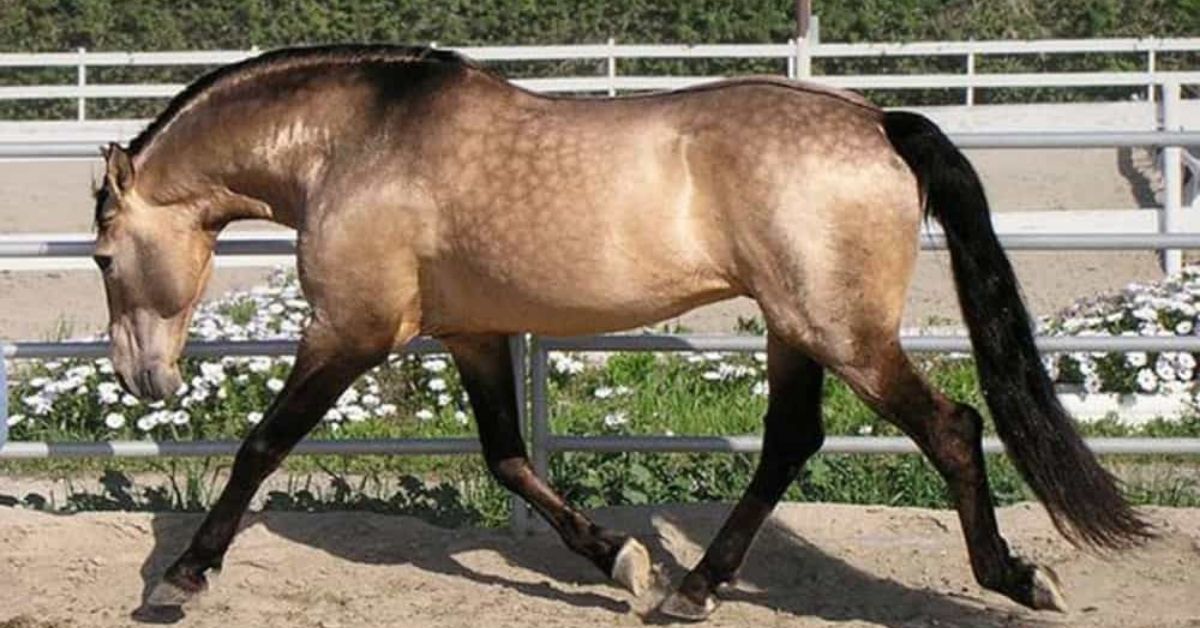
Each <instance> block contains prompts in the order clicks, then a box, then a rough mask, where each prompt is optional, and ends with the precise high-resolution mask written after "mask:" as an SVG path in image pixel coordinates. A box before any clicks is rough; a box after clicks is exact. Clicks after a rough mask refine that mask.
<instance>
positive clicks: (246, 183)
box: [152, 135, 323, 229]
mask: <svg viewBox="0 0 1200 628" xmlns="http://www.w3.org/2000/svg"><path fill="white" fill-rule="evenodd" d="M238 140H240V141H241V142H242V143H243V146H241V147H238V148H237V149H236V151H235V152H236V154H238V155H239V158H238V159H237V162H236V163H237V166H236V167H235V168H231V167H230V166H229V165H228V163H227V158H226V157H225V155H228V154H230V151H229V147H221V148H218V149H215V150H211V154H212V157H211V158H207V159H205V158H200V159H191V160H189V164H188V166H190V167H188V166H184V167H180V166H179V165H178V164H172V163H169V162H166V161H162V158H161V157H159V158H158V159H152V161H154V162H157V163H155V164H154V165H155V166H157V168H156V170H158V172H157V173H155V174H156V175H157V176H155V177H153V178H154V179H155V181H154V183H159V182H162V183H165V184H167V185H169V186H171V187H172V188H174V189H175V190H178V189H179V188H180V187H182V188H185V189H187V188H192V189H193V190H194V191H195V192H197V193H199V194H200V195H202V196H203V197H205V205H206V210H205V211H206V213H207V216H208V218H209V219H210V220H211V221H212V222H213V223H215V224H219V225H225V224H228V223H230V222H234V221H238V220H249V219H253V220H268V221H271V222H275V223H277V224H280V225H283V226H285V227H291V228H293V229H295V228H297V227H298V225H300V224H301V223H302V222H303V219H304V217H303V212H304V209H305V206H306V199H307V197H308V194H309V191H310V190H311V189H312V187H313V186H314V185H315V184H316V180H317V179H318V178H319V177H320V172H321V170H322V168H323V162H321V159H322V157H321V155H320V153H319V152H318V151H313V150H311V148H310V147H305V146H282V147H281V145H280V143H278V142H274V143H272V141H271V139H270V138H269V137H255V136H252V135H247V136H243V137H240V138H238ZM192 146H193V147H194V148H193V149H192V150H193V151H196V150H199V151H203V150H206V148H207V147H206V146H205V145H204V144H202V143H194V144H192ZM263 147H268V148H263ZM161 148H165V150H162V151H161V152H160V153H159V155H170V154H172V153H173V152H174V150H176V149H173V148H172V147H170V146H163V147H161ZM189 170H190V171H189ZM168 196H170V194H168Z"/></svg>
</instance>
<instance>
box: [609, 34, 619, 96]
mask: <svg viewBox="0 0 1200 628" xmlns="http://www.w3.org/2000/svg"><path fill="white" fill-rule="evenodd" d="M616 47H617V40H616V39H614V38H612V37H609V38H608V62H607V63H608V68H607V70H608V95H609V96H616V95H617V50H616Z"/></svg>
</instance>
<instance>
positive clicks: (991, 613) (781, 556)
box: [132, 505, 1036, 627]
mask: <svg viewBox="0 0 1200 628" xmlns="http://www.w3.org/2000/svg"><path fill="white" fill-rule="evenodd" d="M725 510H726V509H724V508H717V507H714V506H713V505H698V506H695V507H664V508H657V509H652V508H648V507H643V508H615V509H608V510H604V511H600V512H597V513H595V519H596V520H597V522H598V523H601V524H602V525H604V524H606V523H608V524H611V525H614V526H619V527H622V528H624V529H626V530H628V531H630V532H632V533H634V534H636V535H637V536H638V537H639V538H640V539H641V540H642V541H643V542H644V543H645V544H646V545H647V547H648V549H649V550H650V553H651V557H652V560H653V562H654V563H655V564H656V565H657V566H658V567H657V569H658V573H657V574H656V575H657V579H658V581H659V583H658V584H659V585H660V586H659V587H657V588H656V589H655V591H653V592H652V593H647V594H645V595H646V596H647V598H649V597H650V596H652V595H653V596H659V597H661V595H663V594H664V593H665V591H664V590H663V588H662V587H663V586H670V584H672V583H677V582H678V581H679V579H680V578H681V577H682V576H683V574H684V573H685V572H686V571H687V568H688V567H689V566H690V565H683V564H680V562H679V559H678V557H677V556H676V554H675V553H673V552H672V551H671V548H670V547H668V544H667V543H664V540H665V537H664V536H662V535H661V534H660V531H661V530H663V529H665V528H666V527H667V526H669V527H670V528H674V530H676V532H675V533H673V536H674V541H672V542H671V545H673V546H678V545H679V543H681V542H682V543H685V544H692V545H694V546H696V547H703V546H704V545H706V544H707V543H708V541H709V540H710V539H711V538H712V536H713V534H714V533H715V532H716V529H717V527H718V526H719V524H720V519H721V517H722V516H723V514H724V511H725ZM314 518H316V520H315V522H314ZM199 522H200V518H199V516H197V515H184V514H174V513H162V514H159V515H156V516H155V518H154V521H153V530H154V535H155V546H154V549H153V550H152V551H151V553H150V555H149V556H148V557H147V559H146V561H145V562H144V563H143V565H142V570H141V573H142V579H143V583H144V587H143V596H142V599H143V600H144V599H145V596H146V595H147V594H148V593H149V590H150V588H151V587H152V586H153V585H154V584H155V583H156V582H157V581H158V578H159V577H160V576H161V574H162V573H163V571H164V570H165V569H166V567H167V566H168V565H169V564H170V561H172V560H174V558H175V557H176V556H178V554H179V552H181V551H182V550H183V548H184V547H185V546H186V544H187V542H188V540H189V538H190V535H191V533H192V531H193V530H194V529H195V527H196V526H197V525H198V524H199ZM255 525H262V526H265V527H266V528H267V529H268V530H270V531H271V532H272V533H275V534H277V535H279V536H282V537H284V538H286V539H288V540H291V541H294V542H297V543H301V544H304V545H306V546H309V547H313V548H316V549H320V550H322V551H325V552H328V553H330V554H332V555H334V556H338V557H340V558H343V559H346V560H350V561H354V562H358V563H365V564H385V565H401V564H410V565H413V566H416V567H418V568H420V569H422V570H425V571H428V572H431V573H437V574H442V575H448V576H454V577H459V578H463V579H466V580H469V581H471V582H476V583H479V584H481V585H492V586H501V587H506V588H508V589H510V590H512V591H514V592H516V593H519V594H521V595H525V596H531V597H538V598H544V599H548V600H552V601H554V602H556V603H560V604H565V605H570V606H576V607H587V608H601V609H604V610H607V611H609V612H612V613H614V614H627V613H630V612H636V613H638V614H639V615H640V616H641V618H642V620H643V621H644V622H645V623H648V624H665V623H671V621H670V620H669V619H668V618H666V617H663V616H662V615H660V614H658V613H656V612H654V611H653V610H652V607H653V605H654V603H656V602H657V598H655V599H654V601H653V602H651V601H644V602H640V603H639V608H634V606H632V605H631V604H630V603H629V602H627V601H625V600H626V599H628V594H626V593H625V592H623V591H621V590H618V589H617V588H615V587H614V588H612V589H611V593H608V592H604V593H599V592H593V591H571V590H566V589H564V588H562V587H560V586H558V583H566V584H571V585H583V586H591V585H604V584H607V583H608V581H607V579H606V578H605V577H604V576H603V575H602V574H600V573H599V572H598V571H597V570H596V569H595V568H594V567H593V566H592V565H591V564H589V563H588V562H587V561H585V560H584V559H582V558H579V557H578V556H575V555H574V554H572V553H571V552H570V551H569V550H568V549H567V548H566V547H565V546H563V545H562V543H561V542H560V541H559V540H558V538H557V536H555V535H553V534H551V533H539V534H536V535H534V536H532V537H527V538H515V537H513V536H512V535H510V534H509V533H507V532H505V531H496V532H495V533H494V534H493V533H484V534H477V533H473V534H470V535H460V536H455V535H454V534H453V532H448V531H446V530H444V529H438V528H432V527H431V526H429V525H428V524H425V523H422V522H418V521H417V520H415V519H412V518H411V517H399V516H387V515H375V514H366V513H338V514H323V515H313V514H304V513H291V512H268V513H259V514H251V515H247V517H246V518H245V522H244V527H248V526H255ZM431 532H432V534H431ZM430 536H434V537H436V541H438V542H443V541H444V544H442V545H440V546H439V545H438V544H436V543H431V539H430ZM474 550H487V551H491V552H495V553H496V554H498V555H500V556H501V557H503V559H504V560H505V561H506V562H507V563H508V564H510V565H512V566H514V567H518V568H521V569H524V570H527V571H530V572H534V573H537V574H541V575H543V576H545V578H546V579H545V580H544V581H542V582H538V583H534V582H529V581H520V580H514V579H511V578H508V577H505V576H501V575H495V574H489V573H483V572H481V571H479V570H476V569H473V568H471V567H470V566H468V565H466V564H464V563H463V562H462V561H460V560H457V559H456V555H458V554H461V553H463V552H469V551H474ZM237 551H238V548H237V547H234V548H233V550H232V552H234V553H236V552H237ZM231 560H236V559H231ZM963 560H966V556H965V554H964V556H963ZM230 564H232V563H230ZM738 583H739V584H738V586H737V587H735V588H731V589H729V590H727V591H724V592H723V593H722V597H723V599H725V600H727V601H737V602H741V603H749V604H755V605H759V606H762V607H765V608H768V609H771V610H773V611H775V612H778V613H785V614H790V615H793V616H797V617H809V616H811V617H819V618H821V619H824V620H827V621H847V620H856V621H863V622H871V623H873V624H879V625H883V626H895V627H900V626H911V625H913V624H914V622H918V623H920V624H921V625H926V624H941V625H956V626H979V627H992V626H1011V625H1013V624H1014V621H1016V622H1017V623H1020V624H1023V625H1029V624H1030V623H1035V621H1036V620H1035V619H1034V618H1032V617H1031V616H1030V615H1028V614H1025V613H1023V612H1022V611H1020V610H1019V609H1017V608H1016V607H1008V608H1000V607H991V606H988V605H986V604H981V603H979V601H978V600H976V601H974V602H973V603H968V602H967V601H965V600H961V599H955V598H954V597H950V596H946V595H944V594H941V593H937V592H934V591H929V590H923V589H914V588H911V587H908V586H906V585H904V584H901V583H899V582H896V581H893V580H889V579H886V578H880V577H876V576H873V575H870V574H868V573H865V572H863V571H861V570H859V569H857V568H855V567H853V566H851V565H848V564H846V563H845V562H843V561H841V560H838V559H837V558H835V557H833V556H830V555H829V554H827V553H825V552H824V551H822V550H821V549H819V548H818V547H816V546H815V545H813V544H811V543H808V542H806V541H805V540H803V539H801V538H799V537H798V536H797V535H796V534H795V533H794V532H792V531H791V530H788V529H787V528H784V527H782V526H780V525H778V524H775V523H774V522H773V521H769V522H768V524H767V525H766V526H764V528H763V531H762V533H761V534H760V536H759V538H758V540H757V542H756V544H755V547H754V549H753V550H752V551H751V553H750V556H749V557H748V560H747V561H746V565H745V568H744V569H743V570H742V572H741V574H740V575H739V579H738ZM215 588H216V589H218V590H219V588H220V585H219V584H217V585H216V587H215ZM214 595H219V593H214ZM642 607H645V608H642ZM914 609H919V610H916V611H914ZM718 612H720V611H718ZM183 616H184V614H183V612H182V611H181V610H179V609H160V608H152V607H148V606H146V605H145V604H143V605H142V606H141V607H140V608H138V609H137V610H135V611H134V613H133V615H132V617H133V618H134V619H135V620H138V621H140V622H143V623H174V622H176V621H179V620H180V619H182V618H183Z"/></svg>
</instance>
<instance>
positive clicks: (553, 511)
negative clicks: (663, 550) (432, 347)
mask: <svg viewBox="0 0 1200 628" xmlns="http://www.w3.org/2000/svg"><path fill="white" fill-rule="evenodd" d="M442 341H443V342H444V343H445V345H446V346H447V348H448V349H449V350H450V354H451V355H452V356H453V357H454V362H455V364H456V365H457V366H458V370H459V373H460V374H461V376H462V381H463V386H464V387H465V388H466V390H467V395H468V397H469V398H470V400H471V408H472V409H473V410H474V412H475V422H476V424H477V425H478V429H479V440H480V442H481V443H482V445H483V455H484V458H485V459H486V461H487V465H488V469H489V470H490V471H491V472H492V474H493V475H494V476H495V477H496V479H497V480H499V481H500V483H501V484H503V485H504V487H505V488H507V489H509V490H510V491H513V492H514V493H516V494H518V495H520V496H521V497H522V498H524V499H525V501H527V502H529V504H531V505H532V506H533V507H534V508H535V509H536V510H537V511H538V513H539V514H541V516H542V517H543V518H544V519H545V520H546V521H547V522H548V523H549V524H550V525H551V526H553V527H554V529H555V530H556V531H558V534H559V535H560V536H561V537H562V539H563V541H564V542H565V543H566V544H567V547H569V548H571V549H572V550H573V551H575V552H576V553H577V554H580V555H581V556H583V557H585V558H587V559H588V560H590V561H592V564H594V565H596V566H597V567H599V568H600V570H601V571H603V572H604V573H605V575H607V576H609V577H611V578H612V579H613V580H616V581H617V582H618V583H620V584H621V585H622V586H624V587H626V588H627V589H629V590H630V591H632V592H633V594H634V595H640V594H641V592H642V591H644V590H645V589H646V587H647V586H648V585H649V580H650V555H649V553H648V552H647V551H646V548H645V547H644V546H642V544H641V543H639V542H638V541H637V540H636V539H634V538H632V537H630V536H628V535H625V534H620V533H617V532H614V531H612V530H606V529H605V528H602V527H600V526H598V525H596V524H595V523H593V522H592V521H591V520H590V519H588V518H587V517H586V516H585V515H584V514H583V513H581V512H579V511H577V510H575V509H574V508H572V507H571V506H570V505H569V504H567V503H566V501H564V500H563V498H562V497H560V496H559V495H558V494H557V493H555V492H554V489H552V488H550V487H549V486H547V485H546V483H545V482H543V481H542V479H541V478H539V477H538V476H537V475H535V474H534V472H533V468H532V467H531V466H530V465H529V459H528V458H527V457H526V452H525V441H524V439H523V438H522V437H521V432H520V428H519V420H518V416H519V415H518V414H517V395H516V382H515V380H514V379H513V369H512V360H511V357H510V356H511V353H510V349H509V345H508V339H507V338H506V337H505V336H498V335H489V336H454V337H448V338H443V339H442Z"/></svg>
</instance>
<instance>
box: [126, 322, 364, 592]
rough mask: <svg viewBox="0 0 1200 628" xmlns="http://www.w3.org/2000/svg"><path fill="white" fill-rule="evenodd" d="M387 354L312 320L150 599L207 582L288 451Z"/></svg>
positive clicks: (195, 588)
mask: <svg viewBox="0 0 1200 628" xmlns="http://www.w3.org/2000/svg"><path fill="white" fill-rule="evenodd" d="M386 355H387V351H386V349H383V350H381V351H379V352H376V353H372V354H370V355H359V354H357V353H352V352H347V351H346V350H345V349H344V348H342V347H341V346H340V343H339V342H338V341H337V334H335V333H333V332H327V331H325V330H324V328H322V327H319V326H310V327H309V329H308V330H306V331H305V336H304V339H303V340H302V341H301V343H300V348H299V350H298V351H297V353H296V363H295V365H294V366H293V367H292V371H291V373H290V374H289V375H288V379H287V382H286V383H285V384H284V387H283V390H282V391H280V393H279V395H278V396H277V397H276V398H275V401H274V402H273V403H272V404H271V407H270V409H269V410H268V411H267V412H266V416H265V417H263V420H262V421H261V422H260V423H259V424H258V425H256V426H255V427H254V429H253V430H251V431H250V433H249V434H248V435H247V436H246V440H245V441H244V442H243V443H242V446H241V447H240V448H239V449H238V452H237V456H236V457H235V458H234V462H233V471H232V473H231V474H230V476H229V481H228V482H227V483H226V485H225V489H224V490H223V491H222V492H221V496H220V497H219V498H218V499H217V502H216V504H214V505H213V507H212V510H211V511H210V512H209V513H208V516H207V517H205V519H204V522H203V523H201V524H200V528H199V529H198V530H197V531H196V533H195V535H193V537H192V541H191V544H190V545H188V548H187V550H186V551H184V553H183V555H182V556H180V557H179V559H178V560H176V561H175V562H174V563H173V564H172V565H171V566H170V567H169V568H168V569H167V571H166V574H165V575H164V576H163V579H162V582H160V583H159V584H158V585H157V586H155V588H154V589H153V591H151V593H150V595H149V596H148V597H147V599H146V603H147V604H149V605H151V606H179V605H181V604H183V603H184V602H186V601H187V600H188V599H190V598H191V597H193V596H195V595H196V594H197V593H199V592H201V591H203V590H204V589H205V588H206V587H207V585H208V582H207V579H206V576H205V574H206V572H208V571H209V570H210V569H211V570H214V571H219V570H220V568H221V561H222V559H223V558H224V556H225V552H226V550H228V549H229V544H230V542H232V541H233V537H234V534H235V533H236V532H237V528H238V522H239V521H240V520H241V518H242V514H243V513H244V512H245V511H246V508H247V507H248V506H249V504H250V500H251V498H252V497H254V493H255V492H256V491H258V487H259V485H261V484H262V482H263V480H265V479H266V477H267V476H268V475H270V474H271V472H272V471H274V470H275V468H276V467H278V466H279V463H280V462H282V461H283V459H284V457H285V456H287V454H288V452H290V451H291V450H292V448H293V447H294V446H295V445H296V443H297V442H299V441H300V439H301V438H304V435H305V434H307V433H308V432H309V431H311V430H312V428H313V427H314V426H315V425H316V424H317V422H319V421H320V420H321V417H323V416H324V415H325V412H326V411H327V410H328V409H329V408H330V407H331V406H332V405H333V403H334V402H335V401H336V400H337V398H338V396H340V395H341V394H342V392H343V391H345V389H346V388H347V387H348V386H349V385H350V384H351V383H353V382H354V380H355V379H356V378H357V377H358V376H359V375H361V374H362V373H364V372H365V371H366V370H367V369H369V368H371V367H372V366H374V365H375V364H377V363H378V362H379V361H380V360H382V359H383V357H385V356H386Z"/></svg>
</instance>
